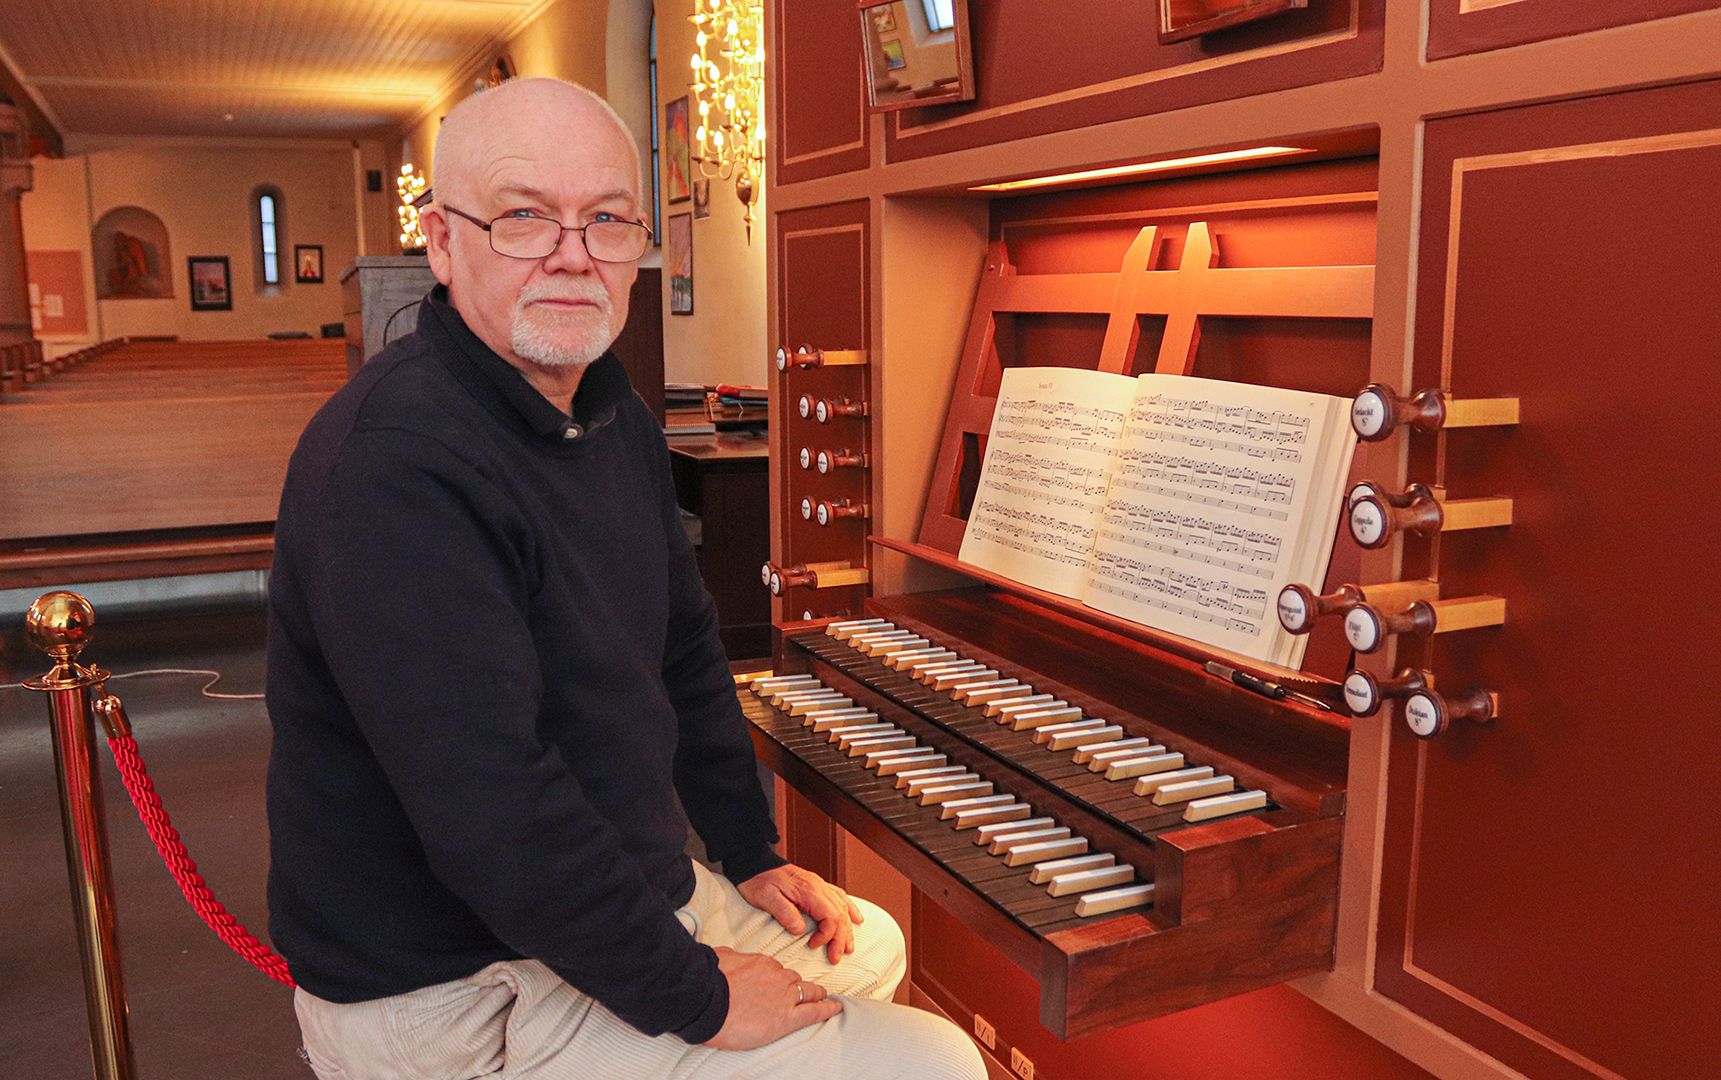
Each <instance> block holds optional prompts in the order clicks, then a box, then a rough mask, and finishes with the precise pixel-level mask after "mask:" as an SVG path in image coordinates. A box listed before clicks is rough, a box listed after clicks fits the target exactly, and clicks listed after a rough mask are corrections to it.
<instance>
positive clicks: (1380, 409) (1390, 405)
mask: <svg viewBox="0 0 1721 1080" xmlns="http://www.w3.org/2000/svg"><path fill="white" fill-rule="evenodd" d="M1445 422H1446V399H1445V397H1444V396H1443V395H1442V394H1441V393H1440V391H1439V390H1435V389H1432V388H1431V389H1428V390H1423V391H1421V392H1420V393H1418V394H1415V395H1414V396H1412V397H1408V398H1401V397H1399V396H1398V392H1397V391H1395V390H1394V389H1393V388H1392V387H1390V386H1388V385H1387V384H1385V383H1369V384H1368V385H1367V386H1365V387H1363V388H1362V393H1360V394H1358V395H1357V396H1356V400H1354V401H1352V402H1351V427H1353V428H1355V429H1356V435H1357V438H1359V439H1361V440H1363V441H1364V442H1379V441H1380V440H1381V439H1384V438H1386V437H1387V436H1389V435H1391V434H1392V433H1393V432H1394V431H1396V430H1397V429H1398V426H1399V425H1400V424H1408V425H1410V426H1411V427H1414V428H1418V429H1420V430H1422V431H1434V430H1435V429H1437V428H1439V427H1440V425H1441V424H1443V423H1445Z"/></svg>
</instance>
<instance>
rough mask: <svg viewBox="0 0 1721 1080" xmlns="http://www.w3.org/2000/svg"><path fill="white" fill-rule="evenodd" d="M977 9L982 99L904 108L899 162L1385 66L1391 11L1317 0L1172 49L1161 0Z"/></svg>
mask: <svg viewBox="0 0 1721 1080" xmlns="http://www.w3.org/2000/svg"><path fill="white" fill-rule="evenodd" d="M969 10H970V24H971V26H972V27H973V32H974V35H973V36H974V68H975V81H976V84H977V87H976V88H977V97H976V98H975V100H974V101H972V102H966V103H963V104H959V105H940V106H931V107H928V108H923V109H903V110H901V111H898V112H895V113H892V114H891V115H890V117H889V118H888V119H887V121H886V126H885V130H886V147H885V156H886V157H887V158H888V159H890V160H892V161H902V160H910V159H914V158H921V157H927V156H930V155H934V154H944V153H949V152H950V151H952V150H960V149H967V148H970V147H975V146H986V145H991V144H994V143H999V142H1006V141H1009V140H1013V139H1021V138H1026V137H1029V136H1032V135H1041V134H1045V133H1047V132H1051V131H1061V130H1066V129H1070V128H1078V127H1089V126H1092V125H1095V124H1102V123H1106V122H1109V121H1112V120H1119V119H1123V118H1125V117H1130V116H1142V115H1148V114H1152V113H1159V112H1167V111H1170V110H1173V109H1183V108H1189V107H1191V106H1194V105H1201V104H1206V103H1208V102H1213V101H1224V100H1229V99H1231V98H1238V97H1247V96H1250V95H1252V94H1262V93H1269V92H1272V91H1275V90H1284V89H1287V88H1289V87H1293V86H1308V85H1312V84H1315V83H1320V82H1327V81H1330V80H1333V79H1343V78H1350V77H1353V76H1356V75H1363V74H1367V73H1369V72H1373V71H1378V70H1379V69H1380V66H1381V56H1382V27H1383V25H1384V18H1385V14H1384V13H1385V5H1384V0H1310V2H1309V6H1308V7H1307V8H1305V9H1303V10H1300V11H1288V12H1285V13H1283V14H1282V15H1277V16H1274V17H1272V18H1269V19H1264V20H1262V21H1260V22H1257V23H1249V24H1245V25H1243V26H1239V27H1234V28H1232V29H1229V30H1224V31H1220V32H1217V33H1212V34H1208V35H1205V36H1203V37H1199V38H1193V39H1191V40H1189V41H1184V42H1179V43H1177V44H1174V45H1160V44H1158V40H1157V36H1156V32H1155V24H1156V21H1157V19H1158V14H1157V12H1158V7H1157V4H1154V3H1144V2H1142V0H1088V2H1085V3H1080V4H1072V3H1068V2H1067V0H969ZM1296 43H1304V44H1303V45H1302V47H1297V45H1296ZM1287 45H1290V46H1292V47H1290V48H1286V46H1287ZM1215 61H1219V62H1218V63H1215ZM1161 149H1163V148H1155V147H1136V148H1129V147H1120V148H1119V153H1120V155H1124V156H1128V155H1130V154H1143V155H1145V154H1147V153H1150V152H1153V151H1156V150H1161Z"/></svg>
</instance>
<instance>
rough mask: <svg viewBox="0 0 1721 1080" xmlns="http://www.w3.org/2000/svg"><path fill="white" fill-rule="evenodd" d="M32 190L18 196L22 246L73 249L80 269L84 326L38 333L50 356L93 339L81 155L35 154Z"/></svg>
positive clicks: (92, 286)
mask: <svg viewBox="0 0 1721 1080" xmlns="http://www.w3.org/2000/svg"><path fill="white" fill-rule="evenodd" d="M30 165H31V168H32V171H33V176H32V178H31V186H32V190H31V191H29V192H26V193H25V194H24V196H23V198H22V199H21V201H20V206H21V212H22V216H23V225H24V250H25V251H27V252H37V251H73V252H77V254H78V258H79V263H80V266H81V269H82V273H81V277H82V285H83V310H84V313H85V314H84V323H85V326H86V332H85V333H82V334H71V333H52V332H48V331H42V332H39V333H38V334H37V337H38V338H40V339H41V341H42V343H43V347H44V349H45V351H46V352H47V353H48V355H50V356H58V355H60V354H61V353H67V352H72V351H74V350H76V349H78V348H80V347H82V346H84V345H88V344H90V343H91V342H93V341H95V340H96V331H97V327H96V319H95V310H96V289H95V279H94V277H93V276H92V273H93V271H92V267H91V262H90V228H89V222H88V210H87V207H86V205H85V201H84V159H83V158H48V157H39V158H34V159H32V160H31V162H30Z"/></svg>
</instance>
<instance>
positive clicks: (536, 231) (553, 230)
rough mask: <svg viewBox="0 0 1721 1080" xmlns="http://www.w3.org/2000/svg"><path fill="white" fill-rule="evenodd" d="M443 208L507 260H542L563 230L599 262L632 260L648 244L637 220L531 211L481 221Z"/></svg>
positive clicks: (647, 231)
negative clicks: (577, 221) (573, 220)
mask: <svg viewBox="0 0 1721 1080" xmlns="http://www.w3.org/2000/svg"><path fill="white" fill-rule="evenodd" d="M442 208H443V209H444V210H447V211H448V212H449V213H450V214H454V215H456V216H457V217H463V218H465V219H466V220H467V221H470V222H471V223H472V224H474V225H476V226H478V227H479V228H480V229H483V230H484V231H485V232H487V233H489V234H490V250H491V251H494V252H495V253H496V254H498V255H506V256H507V257H508V258H510V259H542V258H544V257H545V256H546V255H548V254H550V253H551V252H552V251H555V250H556V247H557V246H558V245H559V244H561V242H562V234H563V233H565V232H577V233H579V234H580V239H581V240H582V241H584V243H585V245H586V254H588V255H590V256H591V257H592V258H594V259H596V260H597V261H598V262H612V263H623V262H632V261H634V260H635V259H637V258H639V257H640V256H641V255H644V254H645V249H646V248H648V247H650V246H651V230H650V229H649V228H647V227H646V226H645V225H643V224H641V223H640V222H637V221H594V222H591V223H590V224H587V225H563V224H562V223H561V222H559V221H557V220H556V219H554V218H546V217H535V216H533V215H530V214H504V215H503V216H502V217H499V218H492V219H491V220H489V221H483V220H480V219H478V218H475V217H473V216H472V215H471V214H468V213H466V212H465V211H464V210H456V209H455V208H454V207H452V206H449V205H448V204H447V203H443V204H442Z"/></svg>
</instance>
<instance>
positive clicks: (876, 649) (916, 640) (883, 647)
mask: <svg viewBox="0 0 1721 1080" xmlns="http://www.w3.org/2000/svg"><path fill="white" fill-rule="evenodd" d="M931 644H932V642H930V641H928V640H926V639H925V638H923V637H921V636H919V635H918V634H917V635H915V636H914V637H905V638H893V639H891V640H889V641H875V642H872V643H871V644H869V645H868V646H867V647H866V648H864V649H862V650H861V651H862V652H864V653H866V654H867V655H868V656H889V655H890V654H891V653H899V652H907V651H909V650H910V649H923V648H925V647H927V646H928V645H931Z"/></svg>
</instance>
